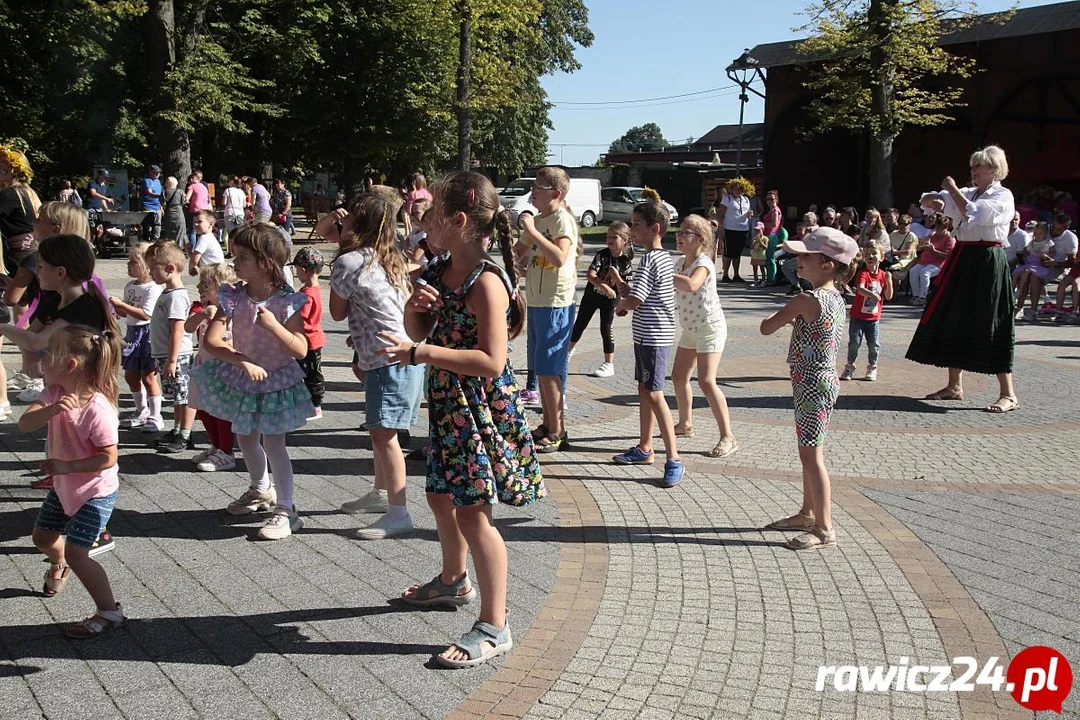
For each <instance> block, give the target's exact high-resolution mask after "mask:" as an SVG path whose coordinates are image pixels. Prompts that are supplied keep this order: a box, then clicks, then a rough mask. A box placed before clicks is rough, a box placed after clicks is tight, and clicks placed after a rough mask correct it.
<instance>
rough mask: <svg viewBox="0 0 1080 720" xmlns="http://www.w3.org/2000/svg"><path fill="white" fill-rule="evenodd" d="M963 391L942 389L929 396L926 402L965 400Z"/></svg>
mask: <svg viewBox="0 0 1080 720" xmlns="http://www.w3.org/2000/svg"><path fill="white" fill-rule="evenodd" d="M963 399H964V391H963V390H959V391H957V390H953V389H952V388H942V389H940V390H938V391H937V392H932V393H930V394H929V395H927V396H926V397H925V398H924V400H963Z"/></svg>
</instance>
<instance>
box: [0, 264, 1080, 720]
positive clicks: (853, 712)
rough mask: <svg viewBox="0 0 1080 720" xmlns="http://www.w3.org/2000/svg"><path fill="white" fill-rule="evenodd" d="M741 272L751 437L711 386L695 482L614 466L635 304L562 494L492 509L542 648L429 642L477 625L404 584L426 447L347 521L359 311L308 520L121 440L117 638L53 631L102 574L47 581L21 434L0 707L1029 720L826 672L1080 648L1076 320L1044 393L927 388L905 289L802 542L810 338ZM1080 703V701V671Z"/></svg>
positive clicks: (1028, 368)
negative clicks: (368, 510)
mask: <svg viewBox="0 0 1080 720" xmlns="http://www.w3.org/2000/svg"><path fill="white" fill-rule="evenodd" d="M121 273H122V265H121V261H110V262H106V263H102V270H101V274H102V275H103V276H104V277H105V278H106V280H107V281H109V283H110V285H113V284H115V285H117V286H118V285H119V284H120V282H121V281H120V277H121ZM721 296H722V301H723V303H724V306H725V309H726V310H727V313H728V322H729V328H730V340H729V345H728V350H727V352H726V353H725V358H724V360H723V362H722V363H721V366H720V376H721V379H722V381H723V388H724V391H725V393H726V394H727V396H728V398H729V401H730V403H731V406H732V415H733V419H734V423H735V431H736V434H737V435H738V437H739V440H740V443H741V444H742V449H741V450H740V452H739V453H738V454H737V455H736V456H734V457H733V458H730V459H728V460H726V461H717V460H712V459H709V458H707V457H704V455H703V453H704V451H706V450H707V449H708V448H710V447H711V446H712V445H713V444H714V443H715V441H716V431H715V429H714V428H713V429H710V425H711V420H710V416H709V413H708V411H707V410H706V409H704V408H705V405H704V402H703V400H702V399H701V398H700V397H698V398H697V403H696V405H697V407H698V409H697V410H696V426H697V435H696V436H695V437H694V438H693V439H691V440H689V441H688V442H686V443H685V444H682V445H681V451H682V453H683V454H684V455H685V456H686V459H687V461H688V467H689V470H690V473H689V475H688V477H687V480H686V481H684V483H683V484H682V485H680V486H679V487H678V488H676V489H674V490H670V491H664V490H660V489H659V488H657V487H655V486H654V485H653V484H652V481H653V480H654V479H655V477H656V476H657V475H658V473H659V467H656V468H624V467H618V466H614V465H612V464H610V463H609V460H610V456H611V455H612V454H614V453H615V452H618V451H621V450H623V449H625V448H626V447H628V446H629V445H630V444H632V443H633V441H634V438H635V437H636V433H637V416H636V390H635V386H634V383H633V380H632V373H631V371H632V362H631V361H632V358H631V354H630V352H629V328H628V324H629V323H628V320H625V319H619V320H617V324H616V335H617V338H625V339H626V340H625V341H624V342H622V344H621V345H620V351H619V355H618V359H617V363H616V364H617V367H618V370H619V374H617V375H616V376H615V377H613V378H609V379H597V378H592V377H589V376H588V375H587V374H586V373H587V372H588V371H589V370H591V369H592V368H593V367H594V366H595V365H596V364H598V363H599V361H600V357H601V356H600V353H599V342H598V338H597V337H596V335H597V334H598V332H597V331H596V330H595V329H590V331H589V332H588V333H587V334H586V336H585V339H584V340H583V341H582V343H581V345H580V346H579V347H580V349H579V352H578V354H577V355H576V356H575V358H574V362H573V365H572V373H573V374H572V377H571V395H570V405H571V412H570V432H571V435H572V437H573V440H574V444H573V448H572V450H571V451H568V452H565V453H560V454H558V455H556V456H552V457H551V458H550V459H549V458H545V462H544V469H545V475H546V476H547V478H548V482H549V486H550V488H551V490H552V497H551V499H550V501H545V502H541V503H538V504H536V505H535V506H534V507H532V508H527V509H525V510H504V509H500V510H499V511H498V512H497V517H498V521H499V523H500V525H501V527H502V529H503V533H504V535H505V537H506V538H507V543H508V547H509V552H510V557H511V564H510V567H511V585H510V602H511V605H512V607H511V610H512V613H511V622H512V625H513V628H514V633H515V640H516V643H517V648H516V650H515V652H514V653H513V654H511V655H510V656H509V657H508V658H505V659H502V660H499V661H498V662H496V663H494V664H493V666H491V667H488V668H483V669H479V670H475V671H469V672H449V671H438V670H434V669H430V668H429V667H427V666H426V664H425V663H426V660H427V656H429V655H430V654H431V653H432V652H434V651H436V650H438V649H439V648H441V647H442V646H443V645H445V644H446V643H448V642H450V641H452V639H453V638H454V637H456V636H457V635H459V634H460V633H461V632H462V631H463V630H465V629H467V627H468V625H469V623H470V621H471V614H470V613H469V612H468V611H467V609H466V611H464V612H463V611H458V612H451V613H417V612H402V611H401V610H400V609H399V608H397V607H395V606H394V605H393V604H391V603H388V599H389V598H392V597H394V596H396V595H397V593H398V592H400V589H401V588H402V587H404V586H405V585H407V584H408V583H410V582H413V581H415V580H418V579H421V580H422V579H424V578H426V577H428V576H430V574H431V573H433V572H434V569H435V568H436V567H437V562H438V545H437V542H436V541H435V537H434V532H433V531H432V530H431V528H432V527H433V522H432V520H431V517H430V513H429V512H428V511H427V509H426V506H425V504H424V503H423V501H422V488H423V484H422V478H421V477H420V474H421V473H422V467H421V466H415V465H412V464H410V468H409V470H410V480H409V483H410V509H411V510H412V512H413V515H414V520H415V521H416V524H417V526H418V528H420V529H419V530H418V531H417V532H416V533H414V534H413V535H412V536H410V537H408V538H405V539H401V540H393V541H389V542H382V543H359V542H357V541H355V540H351V539H350V538H349V537H348V536H347V532H346V531H347V530H348V529H350V528H353V527H355V526H356V524H357V521H356V519H355V518H352V517H349V516H344V515H340V514H338V513H337V512H336V508H337V506H338V505H339V504H340V503H341V502H342V501H344V500H346V499H351V498H352V497H355V496H356V495H357V494H358V493H360V492H363V491H365V490H366V489H367V483H368V482H370V474H371V468H372V466H371V452H370V444H369V443H368V441H367V438H366V436H364V435H360V434H358V433H357V432H355V431H354V430H353V429H352V428H354V427H355V426H356V425H357V424H359V422H360V420H361V419H362V418H361V415H362V412H361V409H362V400H363V395H362V393H360V392H357V387H356V384H355V382H354V381H353V379H352V376H351V373H350V372H349V370H348V367H347V362H348V356H347V355H346V352H345V349H344V348H343V347H341V345H340V343H341V341H342V340H343V337H344V332H343V327H342V326H341V325H340V324H335V323H332V322H329V321H327V327H328V330H329V335H330V342H331V346H330V347H329V348H328V350H327V355H326V358H327V362H326V365H327V368H328V373H327V374H328V380H329V382H328V398H327V405H326V408H327V420H326V421H324V422H323V423H320V424H317V425H311V426H309V427H307V428H305V429H304V430H303V431H301V432H299V433H296V434H295V435H294V436H292V437H291V438H290V445H291V447H292V448H293V453H292V455H293V459H294V463H295V465H296V472H297V487H298V491H297V498H298V500H297V501H298V504H299V505H300V509H301V512H302V514H304V515H305V520H306V522H307V529H305V530H304V531H303V532H301V533H300V534H299V535H297V536H296V537H295V538H293V539H292V540H289V541H287V542H284V543H271V544H265V543H250V542H247V540H246V538H247V536H248V534H249V533H250V532H251V529H252V528H253V527H254V524H253V523H248V522H243V519H240V520H237V519H229V518H226V517H225V516H224V515H223V514H222V513H221V512H220V508H221V507H222V506H223V505H224V503H225V502H227V501H228V499H229V498H230V497H231V496H233V495H235V494H236V493H237V492H238V491H239V490H240V489H242V488H243V486H244V485H243V483H244V480H243V476H242V475H240V474H237V473H222V474H214V475H206V474H200V473H195V472H191V471H190V469H189V466H190V464H189V463H187V462H186V460H183V459H181V458H178V457H177V456H166V457H162V456H157V455H155V454H153V453H152V452H149V451H147V450H145V449H142V448H141V447H140V445H141V443H140V438H138V437H131V436H125V447H124V449H123V451H122V465H121V470H122V473H123V477H124V486H123V492H122V493H121V500H120V503H119V507H118V511H117V514H116V520H115V521H114V523H113V524H112V529H113V530H114V531H116V533H117V535H118V536H119V541H118V548H117V550H116V551H115V552H114V553H111V554H110V555H106V556H105V558H104V563H105V564H106V567H107V568H108V570H109V573H110V576H111V577H112V579H113V582H114V583H115V584H116V586H117V589H118V595H119V596H120V597H121V599H122V600H123V601H124V602H125V604H126V606H127V608H128V610H129V612H130V614H131V615H132V616H133V617H136V618H138V619H139V620H138V621H137V622H133V623H132V624H131V625H130V626H129V628H127V629H125V630H123V631H121V632H119V633H117V634H115V635H113V636H111V637H109V638H102V639H101V640H98V641H93V642H92V643H84V644H73V643H69V642H67V641H66V640H64V639H63V638H61V637H59V636H58V633H57V631H56V629H55V625H54V623H55V622H57V621H61V620H63V621H66V620H70V619H75V618H78V617H81V616H82V614H83V613H84V609H85V607H86V604H87V598H86V595H85V592H84V591H83V590H82V588H81V587H80V586H79V585H78V584H77V583H72V584H70V585H69V588H68V590H67V591H65V593H64V594H63V595H61V596H59V597H57V598H54V599H50V600H48V601H46V600H44V599H42V598H41V597H40V596H39V595H38V593H36V590H37V589H38V587H39V584H40V576H41V573H42V572H43V568H44V565H43V564H42V563H41V562H40V558H39V557H38V556H37V555H36V553H35V551H34V550H33V548H32V547H31V545H30V543H29V539H28V537H27V535H28V532H29V528H30V527H31V525H32V522H33V517H34V513H35V512H36V507H37V506H38V504H39V503H40V497H41V496H42V494H43V493H41V491H32V490H30V489H28V488H27V487H26V479H27V478H28V477H29V471H30V470H31V469H32V467H33V466H34V465H35V464H36V462H37V461H38V460H39V459H40V458H41V449H42V448H41V446H42V443H41V442H40V440H39V439H36V438H28V437H25V436H20V435H18V434H17V432H15V431H14V430H13V428H11V427H6V428H4V429H0V443H3V448H4V449H5V450H6V451H7V452H6V453H5V454H4V456H3V457H2V458H0V502H2V503H4V505H3V506H2V507H0V528H2V529H0V548H2V550H0V553H2V554H3V555H4V559H3V560H2V561H0V581H2V583H3V587H5V588H7V589H6V590H0V593H3V595H2V596H3V597H4V598H5V599H7V602H6V603H5V608H6V609H7V611H8V612H7V618H6V619H5V620H4V621H2V622H0V626H2V627H0V652H2V653H3V659H2V660H0V677H3V678H4V680H3V681H2V682H0V707H4V708H6V709H10V713H9V714H10V716H11V717H30V716H33V717H38V716H44V717H49V718H69V717H82V716H88V717H89V716H94V717H97V718H103V717H142V716H155V717H163V716H166V714H167V716H169V717H173V716H176V717H223V716H236V717H281V718H306V717H313V718H314V717H319V718H322V717H392V716H394V717H444V716H448V715H450V714H453V716H455V717H493V716H500V717H530V718H540V717H565V718H585V717H588V718H593V717H604V718H618V717H643V718H645V717H650V718H652V717H655V718H660V717H755V718H757V717H761V718H768V717H851V718H883V717H895V718H909V717H910V718H924V717H925V718H954V717H1021V716H1027V717H1030V715H1031V714H1030V713H1025V712H1022V711H1021V709H1020V708H1019V707H1018V706H1017V705H1016V704H1015V703H1014V702H1013V701H1012V700H1011V698H1009V697H1008V696H1006V695H1004V694H997V695H991V694H990V693H986V692H984V693H975V694H973V695H971V696H958V695H956V694H947V693H946V694H914V693H897V692H889V693H880V694H860V695H856V694H843V693H838V692H836V691H833V690H829V691H826V692H816V691H815V690H814V688H813V685H814V679H815V676H816V672H817V666H818V665H819V664H868V665H878V664H882V663H885V662H893V663H896V662H898V661H899V658H900V657H902V656H907V657H910V658H911V661H912V663H915V662H921V663H924V664H935V663H942V662H947V661H948V658H950V657H955V656H958V655H971V656H973V657H977V658H979V659H980V660H985V659H987V658H988V657H989V656H990V655H1001V656H1007V655H1009V654H1014V653H1015V652H1017V651H1018V650H1019V649H1020V648H1022V647H1025V646H1027V645H1031V644H1037V643H1044V644H1049V645H1054V646H1056V647H1058V649H1060V650H1061V651H1063V652H1065V653H1066V654H1067V655H1068V656H1069V657H1070V659H1071V660H1072V661H1073V663H1074V665H1075V663H1076V662H1078V661H1080V654H1078V648H1077V644H1078V643H1080V623H1078V621H1077V620H1076V619H1075V612H1074V611H1073V608H1074V607H1075V596H1076V585H1077V582H1076V571H1077V568H1078V564H1077V559H1076V552H1075V549H1074V548H1072V547H1071V546H1070V545H1069V544H1068V541H1069V540H1071V537H1070V535H1069V533H1068V531H1069V529H1070V525H1069V520H1071V517H1072V516H1073V515H1075V510H1076V509H1077V504H1078V503H1080V499H1078V498H1077V492H1078V491H1080V482H1078V480H1080V474H1078V473H1076V472H1075V469H1074V468H1075V464H1074V461H1073V449H1074V448H1075V447H1077V446H1078V444H1077V440H1080V422H1077V418H1076V416H1075V410H1074V408H1075V402H1074V401H1075V396H1074V395H1073V392H1074V391H1073V390H1072V384H1071V383H1070V382H1069V379H1070V378H1071V377H1073V376H1074V374H1075V370H1076V368H1077V367H1080V365H1078V362H1077V361H1078V360H1080V353H1077V351H1076V348H1077V347H1080V331H1078V330H1077V329H1076V328H1070V327H1064V328H1063V327H1045V326H1030V325H1021V326H1019V328H1018V332H1017V338H1018V344H1017V358H1018V362H1017V366H1018V375H1017V385H1018V389H1019V391H1020V393H1021V399H1022V401H1023V403H1024V405H1023V407H1022V408H1021V410H1019V411H1017V412H1015V413H1012V414H1010V415H1006V416H1004V417H993V416H989V415H986V414H985V413H982V412H979V411H978V408H979V407H981V406H982V405H984V404H986V403H987V402H989V401H991V400H992V399H993V397H994V395H995V384H994V383H993V382H992V381H991V379H989V378H982V377H978V376H970V377H969V378H968V380H967V383H966V384H967V390H968V399H966V400H965V401H963V402H961V403H931V402H925V401H922V400H918V399H915V398H919V397H921V396H922V394H924V393H925V392H928V391H931V390H934V389H936V388H937V387H939V386H940V384H941V382H942V377H943V372H941V371H937V370H934V369H931V368H922V367H920V366H916V365H913V364H910V363H907V362H906V361H904V360H903V351H904V349H905V346H906V341H907V339H908V338H909V337H910V334H911V332H912V330H913V328H914V324H915V322H916V320H917V317H916V315H915V313H914V311H913V310H910V309H908V308H905V307H900V306H890V307H888V308H887V309H886V314H887V319H886V324H885V328H884V332H883V343H884V347H883V361H882V364H881V368H882V369H881V380H880V381H879V382H877V383H873V384H870V383H862V382H852V383H845V384H844V386H843V388H842V396H841V401H840V404H839V407H838V411H837V413H836V415H835V416H834V418H835V424H834V428H833V432H832V433H831V435H830V440H829V444H828V446H827V455H826V457H827V463H828V465H829V468H830V471H831V472H832V473H833V474H834V485H835V491H834V492H835V496H834V500H835V503H836V512H835V514H836V523H837V527H838V530H839V533H838V534H839V540H840V547H839V548H837V549H836V550H835V551H826V552H820V553H809V554H807V553H800V554H796V553H791V552H790V551H786V550H785V549H783V548H782V547H780V546H779V543H780V541H781V540H782V539H783V537H784V536H783V535H782V534H779V533H763V532H761V531H759V530H758V529H757V528H759V527H760V526H761V525H762V524H763V523H764V522H767V521H768V520H771V519H773V518H775V517H777V516H778V515H779V514H782V513H785V512H789V511H790V510H791V509H793V507H794V505H795V504H796V503H797V502H798V495H799V487H798V483H799V474H798V461H797V456H796V452H795V443H794V438H793V436H792V429H791V411H790V385H789V383H788V381H787V379H786V376H785V370H786V368H785V367H784V364H783V357H784V350H785V346H786V342H787V337H786V336H785V335H784V334H783V333H780V334H778V335H777V336H774V337H772V338H761V337H760V336H759V335H758V334H757V324H758V323H759V322H760V319H761V318H762V317H763V316H764V315H765V314H766V313H767V312H769V311H770V310H771V309H772V308H775V307H778V306H779V304H780V303H781V302H782V301H783V298H782V297H780V296H778V295H775V294H773V293H770V292H759V291H752V290H750V289H748V288H742V287H733V286H721ZM519 345H523V343H519ZM522 349H523V348H522V347H518V348H517V349H516V350H515V352H514V354H513V356H514V359H515V365H516V366H517V367H522V365H520V364H519V363H520V360H521V359H522ZM6 350H7V349H6ZM5 360H6V361H7V362H8V366H9V367H11V366H12V363H13V360H14V356H13V354H12V353H11V352H10V350H7V351H6V352H5ZM864 362H865V361H864ZM669 388H670V385H669ZM658 443H659V441H658ZM658 447H659V445H658ZM1055 510H1056V511H1057V512H1056V513H1055V512H1054V511H1055ZM1054 518H1059V519H1054ZM1066 518H1067V519H1066ZM71 686H75V687H77V688H78V692H77V693H75V692H71V691H69V690H68V688H69V687H71ZM1069 703H1070V705H1069V706H1067V711H1068V712H1070V713H1072V715H1073V716H1080V713H1078V712H1077V708H1078V707H1080V706H1078V705H1077V699H1076V694H1075V693H1074V695H1073V696H1072V697H1070V699H1069ZM5 716H7V714H6V715H5Z"/></svg>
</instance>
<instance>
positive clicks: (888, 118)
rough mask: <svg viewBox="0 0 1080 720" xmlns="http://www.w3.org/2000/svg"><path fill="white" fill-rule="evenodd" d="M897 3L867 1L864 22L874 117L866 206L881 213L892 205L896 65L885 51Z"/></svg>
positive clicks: (892, 1)
mask: <svg viewBox="0 0 1080 720" xmlns="http://www.w3.org/2000/svg"><path fill="white" fill-rule="evenodd" d="M896 3H897V0H870V7H869V8H868V9H867V20H868V21H869V23H870V32H871V34H872V35H874V36H875V38H876V42H875V43H874V47H873V49H872V50H871V51H870V60H871V63H870V64H871V67H873V68H874V71H873V72H874V75H875V77H874V78H873V81H872V82H871V87H870V103H871V107H872V108H873V111H874V115H875V117H876V118H877V128H876V129H875V128H871V130H870V168H869V169H870V204H872V205H874V206H875V207H877V208H879V209H881V210H884V209H885V208H889V207H892V203H893V177H892V171H893V142H894V141H895V140H896V137H897V131H896V130H895V127H896V122H895V118H894V108H893V105H894V103H895V102H896V86H895V83H894V81H895V78H896V66H895V65H894V64H893V61H892V58H890V57H889V55H888V54H887V52H886V49H885V46H886V44H887V43H888V42H889V41H890V36H891V34H892V32H893V30H894V27H893V23H894V17H895V15H894V13H895V8H896Z"/></svg>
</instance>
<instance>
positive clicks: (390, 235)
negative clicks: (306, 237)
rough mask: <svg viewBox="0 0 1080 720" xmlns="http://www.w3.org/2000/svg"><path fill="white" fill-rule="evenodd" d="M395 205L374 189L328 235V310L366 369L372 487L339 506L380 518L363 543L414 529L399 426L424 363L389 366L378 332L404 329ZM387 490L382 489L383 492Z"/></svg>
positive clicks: (404, 274) (405, 425) (362, 532)
mask: <svg viewBox="0 0 1080 720" xmlns="http://www.w3.org/2000/svg"><path fill="white" fill-rule="evenodd" d="M396 212H397V205H396V204H395V203H393V202H388V201H387V199H386V198H385V196H380V195H379V194H378V193H376V192H368V193H365V194H363V195H361V196H360V197H359V198H357V199H356V201H355V202H354V203H353V206H352V210H351V211H350V213H349V216H348V218H346V220H345V223H344V224H343V225H342V231H341V232H340V233H337V234H336V236H335V233H332V232H331V233H329V237H328V239H329V240H331V241H334V240H337V242H338V252H337V257H336V258H335V259H334V265H333V269H332V270H331V272H330V315H331V316H332V317H333V318H334V319H335V320H344V319H345V318H348V321H349V336H350V337H351V338H352V341H353V350H355V351H356V354H357V364H358V366H359V367H360V369H362V370H363V371H364V392H365V394H366V395H365V396H366V402H365V410H366V414H367V417H366V422H365V425H366V427H367V430H368V432H369V433H370V434H371V449H372V452H373V453H374V456H375V480H376V482H375V489H373V490H372V491H371V492H370V493H368V494H367V495H365V496H364V497H361V498H359V499H358V500H355V501H352V502H349V503H346V504H345V505H343V506H342V509H343V510H344V511H345V512H354V513H361V512H377V511H379V510H382V509H383V502H384V500H383V492H385V493H386V499H385V502H386V506H385V510H384V514H383V516H382V517H381V518H379V519H378V520H376V521H375V522H373V523H371V524H370V525H368V526H367V527H363V528H360V529H359V530H357V532H356V537H357V538H359V539H361V540H382V539H384V538H388V537H391V536H393V535H400V534H401V533H405V532H408V531H410V530H412V518H411V517H410V516H409V509H408V507H407V506H406V504H405V477H406V472H405V458H404V457H403V456H402V453H401V445H400V443H399V441H398V431H399V430H406V431H407V430H408V429H409V428H410V427H412V423H413V420H414V417H415V415H416V413H417V410H418V408H419V405H420V394H421V393H422V392H423V384H424V379H423V368H418V367H415V365H416V363H415V362H408V363H402V364H394V363H393V362H392V360H391V359H390V358H388V357H386V355H385V354H383V353H382V352H380V351H381V350H382V349H383V348H384V347H386V343H385V342H384V341H383V340H382V338H381V335H380V334H381V333H390V334H393V335H396V336H398V337H401V336H403V335H404V334H405V300H406V297H407V292H408V289H409V281H408V268H407V267H406V265H405V259H404V257H403V256H402V254H401V252H400V251H399V250H398V248H397V242H396V240H395V238H394V214H395V213H396ZM384 488H385V490H384Z"/></svg>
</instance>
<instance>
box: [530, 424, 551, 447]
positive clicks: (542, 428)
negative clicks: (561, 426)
mask: <svg viewBox="0 0 1080 720" xmlns="http://www.w3.org/2000/svg"><path fill="white" fill-rule="evenodd" d="M547 435H548V426H547V425H545V424H544V423H540V424H539V425H537V426H536V429H535V430H533V431H532V439H533V442H534V443H535V442H539V441H540V440H543V439H544V438H545V437H547Z"/></svg>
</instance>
